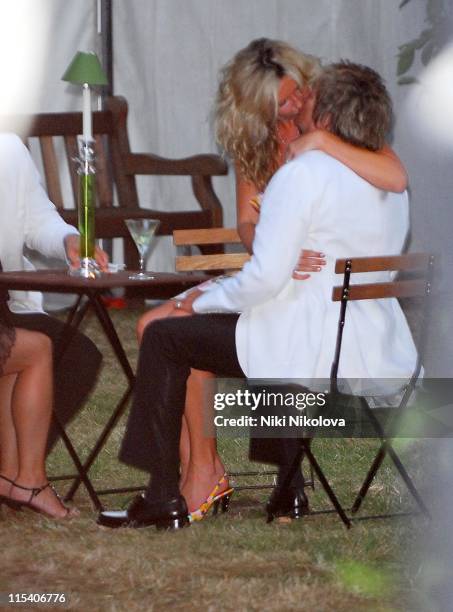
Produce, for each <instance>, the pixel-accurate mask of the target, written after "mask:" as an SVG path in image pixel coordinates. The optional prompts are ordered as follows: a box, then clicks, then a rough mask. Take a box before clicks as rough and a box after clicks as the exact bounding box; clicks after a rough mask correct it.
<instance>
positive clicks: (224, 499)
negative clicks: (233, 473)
mask: <svg viewBox="0 0 453 612" xmlns="http://www.w3.org/2000/svg"><path fill="white" fill-rule="evenodd" d="M226 479H227V474H226V472H225V474H224V475H223V476H222V477H221V478H220V479H219V481H218V483H217V484H216V485H215V487H214V488H213V490H212V491H211V493H210V494H209V495H208V497H207V498H206V500H205V501H204V502H203V503H202V504H201V506H200V507H199V508H197V509H196V510H194V511H193V512H191V513H190V514H189V521H190V522H191V523H193V522H195V521H201V520H203V519H204V518H205V516H206V515H207V514H208V512H209V511H210V509H211V508H212V509H213V510H212V514H213V515H214V516H216V515H217V514H218V512H219V509H220V510H221V512H222V513H223V512H228V510H229V508H230V500H231V496H232V495H233V493H234V488H233V487H230V488H229V489H226V491H222V493H219V494H218V495H217V492H218V490H219V489H220V487H221V486H222V485H223V484H224V482H225V481H226Z"/></svg>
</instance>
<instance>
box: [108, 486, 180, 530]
mask: <svg viewBox="0 0 453 612" xmlns="http://www.w3.org/2000/svg"><path fill="white" fill-rule="evenodd" d="M188 515H189V513H188V510H187V505H186V501H185V499H184V498H183V497H182V496H179V497H176V498H175V499H171V500H170V501H167V502H158V503H150V502H149V501H147V500H146V499H145V495H144V494H143V493H142V494H141V495H138V496H137V497H136V498H135V499H134V500H133V501H132V503H131V505H130V506H129V508H128V509H127V510H110V511H104V512H101V513H100V514H99V516H98V520H97V523H98V525H103V526H104V527H111V528H112V529H116V528H118V527H131V528H133V529H138V528H140V527H151V526H152V525H155V527H156V528H157V529H181V528H182V527H185V526H186V525H189V524H190V523H189V516H188Z"/></svg>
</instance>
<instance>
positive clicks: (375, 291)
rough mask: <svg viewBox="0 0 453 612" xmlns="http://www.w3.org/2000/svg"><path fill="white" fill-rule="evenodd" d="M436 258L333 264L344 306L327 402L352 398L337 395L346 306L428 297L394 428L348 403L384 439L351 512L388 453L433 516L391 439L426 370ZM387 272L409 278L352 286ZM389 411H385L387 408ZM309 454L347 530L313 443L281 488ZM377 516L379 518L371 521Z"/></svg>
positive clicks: (336, 294)
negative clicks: (356, 279) (355, 279)
mask: <svg viewBox="0 0 453 612" xmlns="http://www.w3.org/2000/svg"><path fill="white" fill-rule="evenodd" d="M433 263H434V257H433V256H432V255H429V254H425V253H411V254H408V255H397V256H382V257H357V258H348V259H339V260H337V262H336V265H335V272H336V273H337V274H340V273H342V274H343V284H342V285H341V286H337V287H334V288H333V291H332V300H333V301H335V302H338V301H339V302H341V306H340V314H339V318H338V328H337V342H336V349H335V355H334V359H333V362H332V368H331V375H330V394H329V403H330V404H331V405H332V404H333V405H335V403H336V401H340V400H341V401H342V402H343V403H344V402H345V400H346V401H347V400H348V396H347V395H345V394H343V393H339V391H338V378H337V376H338V367H339V362H340V356H341V347H342V339H343V330H344V327H345V324H346V310H347V305H348V302H350V301H355V300H370V299H372V300H379V299H388V298H413V297H420V298H423V299H424V305H423V312H422V321H421V322H420V324H419V325H418V330H419V337H418V342H417V345H418V356H417V362H416V365H415V369H414V372H413V374H412V376H411V378H410V380H409V381H408V382H407V384H406V386H405V389H404V392H403V394H402V397H401V401H400V403H399V406H398V407H397V408H392V409H391V410H392V411H393V414H394V415H397V417H396V418H394V419H392V421H391V424H390V427H389V428H387V430H385V429H384V427H383V426H382V423H381V422H380V421H379V420H378V418H376V415H375V413H374V412H373V411H374V410H375V408H371V407H370V406H369V404H368V401H367V400H366V398H365V397H357V396H352V397H349V399H350V400H351V399H352V401H355V402H357V401H358V402H360V405H361V408H362V412H363V414H365V415H366V416H367V417H368V420H369V422H370V423H371V425H372V427H373V428H374V431H375V432H376V434H377V436H378V437H379V438H380V440H381V445H380V448H379V450H378V452H377V454H376V457H375V459H374V460H373V462H372V464H371V466H370V469H369V471H368V474H367V476H366V478H365V480H364V482H363V485H362V486H361V488H360V491H359V493H358V495H357V497H356V499H355V501H354V503H353V506H352V509H351V511H352V513H353V514H355V513H356V512H357V511H358V510H359V508H360V506H361V504H362V501H363V500H364V498H365V496H366V494H367V492H368V490H369V488H370V485H371V482H372V481H373V479H374V477H375V476H376V474H377V472H378V470H379V468H380V466H381V465H382V462H383V460H384V458H385V457H386V455H389V457H390V458H391V459H392V461H393V463H394V464H395V466H396V468H397V470H398V472H399V473H400V475H401V477H402V479H403V481H404V483H405V484H406V486H407V488H408V490H409V491H410V493H411V494H412V496H413V497H414V499H415V500H416V502H417V505H418V506H419V508H420V510H421V511H422V512H423V513H424V514H425V515H427V516H429V512H428V510H427V508H426V506H425V504H424V502H423V500H422V498H421V496H420V494H419V493H418V491H417V489H416V487H415V485H414V483H413V482H412V480H411V478H410V476H409V474H408V472H407V470H406V469H405V467H404V465H403V464H402V462H401V460H400V458H399V457H398V455H397V453H396V452H395V449H394V448H393V446H392V440H393V438H394V436H395V435H396V434H397V432H398V426H399V424H400V423H401V422H402V421H403V419H404V417H405V414H406V411H407V410H408V409H410V408H408V402H409V400H410V398H411V396H412V395H413V393H414V389H415V386H416V383H417V380H418V378H419V376H420V371H421V367H422V359H423V352H424V348H425V343H426V329H427V322H428V314H429V299H428V298H429V297H430V295H431V284H432V273H433V272H432V270H433ZM383 271H392V272H393V271H397V272H404V273H405V274H407V275H410V278H404V279H396V280H393V281H391V282H375V283H366V284H354V285H352V284H351V274H353V273H366V272H383ZM384 410H385V409H384ZM304 453H305V454H306V456H307V459H308V461H309V462H310V464H311V466H312V467H313V469H314V472H315V473H316V475H317V477H318V479H319V481H320V483H321V485H322V487H323V489H324V490H325V492H326V494H327V496H328V497H329V499H330V501H331V502H332V505H333V506H334V508H335V511H336V512H337V513H338V515H339V517H340V519H341V520H342V521H343V523H344V524H345V525H346V527H348V528H349V527H350V526H351V521H350V519H349V518H348V516H347V515H346V512H345V510H344V508H343V507H342V505H341V504H340V502H339V500H338V498H337V496H336V494H335V492H334V491H333V489H332V487H331V486H330V484H329V482H328V480H327V478H326V476H325V474H324V473H323V470H322V469H321V467H320V465H319V463H318V462H317V460H316V457H315V456H314V454H313V452H312V449H311V448H310V444H309V439H308V438H302V439H301V448H300V451H299V453H298V455H297V456H296V457H295V459H294V462H293V466H292V469H291V470H290V472H289V474H288V476H287V479H286V481H285V483H284V484H283V488H284V487H285V486H287V485H288V484H289V483H290V481H291V478H292V476H293V475H294V472H295V470H296V469H297V466H298V465H299V462H300V457H301V456H302V454H304ZM381 516H382V517H384V516H391V515H379V518H380V517H381ZM373 518H378V517H373Z"/></svg>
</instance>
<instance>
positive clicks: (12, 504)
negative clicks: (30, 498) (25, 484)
mask: <svg viewBox="0 0 453 612" xmlns="http://www.w3.org/2000/svg"><path fill="white" fill-rule="evenodd" d="M0 478H1V479H2V480H5V481H6V482H8V483H9V484H10V485H11V486H13V484H14V481H13V480H11V479H10V478H7V477H6V476H2V475H1V474H0ZM2 504H5V506H8V507H9V508H12V509H13V510H20V502H17V501H16V500H15V499H12V498H11V497H8V496H7V495H0V506H1V505H2Z"/></svg>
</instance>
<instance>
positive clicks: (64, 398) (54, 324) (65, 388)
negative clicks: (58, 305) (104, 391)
mask: <svg viewBox="0 0 453 612" xmlns="http://www.w3.org/2000/svg"><path fill="white" fill-rule="evenodd" d="M11 319H12V324H13V325H15V326H16V327H21V328H24V329H28V330H32V331H38V332H41V333H43V334H45V335H46V336H48V337H49V338H50V339H51V340H52V344H53V356H54V363H53V367H54V371H53V374H54V391H55V394H54V410H55V413H56V414H57V416H58V418H59V420H60V422H61V423H62V424H63V425H66V424H67V423H69V422H70V421H71V420H72V419H73V418H74V416H75V415H76V414H77V412H78V411H79V410H80V409H81V408H82V406H83V405H84V403H85V401H86V399H87V397H88V395H89V394H90V392H91V390H92V389H93V387H94V385H95V382H96V380H97V375H98V371H99V368H100V365H101V361H102V355H101V353H100V352H99V350H98V349H97V348H96V346H95V344H94V343H93V342H92V341H91V340H90V339H89V338H87V337H86V336H85V335H84V334H82V333H80V332H79V331H76V330H74V334H73V336H72V338H71V342H70V343H69V345H68V347H67V349H66V351H65V353H64V355H63V358H62V359H61V360H59V356H58V348H59V344H60V341H61V337H62V334H63V332H64V330H65V325H64V323H62V322H61V321H59V320H58V319H55V318H53V317H50V316H48V315H45V314H14V313H12V314H11ZM58 436H59V433H58V428H57V427H56V425H55V423H53V422H52V423H51V426H50V431H49V438H48V443H47V451H46V452H47V453H49V452H50V451H51V449H52V448H53V446H54V445H55V443H56V441H57V440H58Z"/></svg>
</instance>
